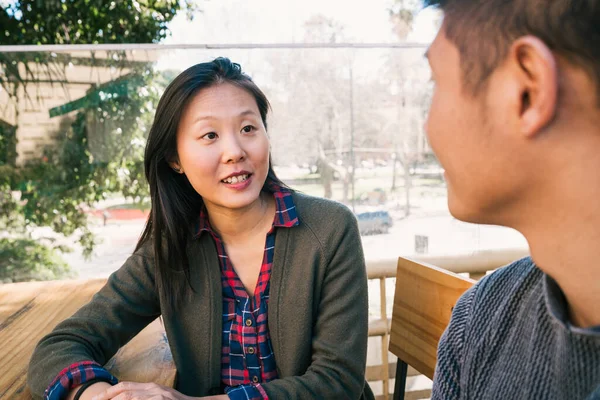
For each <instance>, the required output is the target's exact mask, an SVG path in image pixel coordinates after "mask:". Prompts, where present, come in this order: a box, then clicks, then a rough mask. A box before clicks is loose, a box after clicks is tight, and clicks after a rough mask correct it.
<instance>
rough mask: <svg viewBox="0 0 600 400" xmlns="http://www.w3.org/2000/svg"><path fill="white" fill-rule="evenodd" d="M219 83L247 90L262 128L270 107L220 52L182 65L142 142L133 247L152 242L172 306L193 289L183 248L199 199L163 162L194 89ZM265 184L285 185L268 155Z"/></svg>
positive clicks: (160, 282) (173, 150) (172, 152)
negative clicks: (139, 228)
mask: <svg viewBox="0 0 600 400" xmlns="http://www.w3.org/2000/svg"><path fill="white" fill-rule="evenodd" d="M220 83H230V84H233V85H236V86H238V87H240V88H242V89H244V90H246V91H248V92H249V93H250V94H252V95H253V96H254V99H255V100H256V104H257V105H258V110H259V112H260V116H261V118H262V121H263V123H264V125H265V128H266V126H267V113H268V111H269V109H270V105H269V101H268V100H267V98H266V96H265V95H264V93H263V92H262V91H261V90H260V89H259V88H258V87H257V86H256V84H255V83H254V82H253V81H252V79H251V78H250V77H249V76H248V75H246V74H244V73H243V72H242V69H241V67H240V65H239V64H236V63H233V62H231V61H230V60H229V59H227V58H221V57H220V58H217V59H215V60H214V61H211V62H207V63H201V64H197V65H194V66H193V67H190V68H188V69H187V70H185V71H183V72H182V73H181V74H180V75H179V76H177V77H176V78H175V79H174V80H173V82H171V84H170V85H169V86H168V87H167V89H166V90H165V92H164V93H163V95H162V97H161V98H160V101H159V102H158V107H157V108H156V115H155V117H154V122H153V124H152V128H151V129H150V133H149V135H148V142H147V144H146V151H145V154H144V167H145V172H146V178H147V179H148V183H149V185H150V198H151V202H152V205H151V209H150V215H149V217H148V221H147V222H146V226H145V228H144V231H143V233H142V235H141V237H140V239H139V241H138V243H137V246H136V251H137V250H138V249H140V248H141V247H142V246H143V245H144V244H146V243H147V242H150V243H151V244H152V249H153V254H154V260H155V276H156V283H157V286H158V287H161V288H162V290H163V291H164V293H165V297H164V298H165V299H166V300H167V303H168V304H163V306H166V307H167V308H168V309H172V310H173V309H175V308H176V307H177V305H178V304H179V303H180V301H182V300H183V299H184V298H185V294H186V293H187V294H189V293H190V291H193V290H194V288H193V287H192V284H191V281H190V271H189V268H190V260H189V259H188V255H187V251H186V249H187V245H188V243H189V241H190V240H192V238H193V237H194V234H195V232H193V228H194V226H195V225H196V224H195V223H194V222H195V221H197V220H198V218H199V215H200V210H201V208H202V205H203V203H202V197H201V196H200V195H199V194H198V193H197V192H196V190H195V189H194V188H193V187H192V185H191V184H190V182H189V181H188V179H187V177H186V176H185V175H183V174H178V173H176V172H175V171H173V169H172V168H171V167H170V165H169V162H170V161H174V160H177V159H178V158H177V129H178V126H179V121H180V120H181V116H182V113H183V111H184V110H185V108H186V106H187V104H188V103H189V102H190V100H191V99H192V98H193V97H194V96H195V95H196V94H197V93H198V92H199V91H200V90H202V89H206V88H208V87H211V86H214V85H217V84H220ZM271 184H276V185H279V186H285V185H284V184H283V183H282V182H281V181H280V180H279V179H278V178H277V176H276V175H275V172H274V171H273V168H272V165H271V160H270V159H269V171H268V175H267V179H266V182H265V185H264V186H263V190H267V191H269V190H270V186H271Z"/></svg>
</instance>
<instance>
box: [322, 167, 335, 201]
mask: <svg viewBox="0 0 600 400" xmlns="http://www.w3.org/2000/svg"><path fill="white" fill-rule="evenodd" d="M319 172H320V174H321V184H322V185H323V189H324V191H325V193H324V197H325V198H326V199H331V198H332V197H333V190H332V188H331V184H332V182H333V170H332V169H331V167H330V166H329V164H328V163H327V160H322V159H319Z"/></svg>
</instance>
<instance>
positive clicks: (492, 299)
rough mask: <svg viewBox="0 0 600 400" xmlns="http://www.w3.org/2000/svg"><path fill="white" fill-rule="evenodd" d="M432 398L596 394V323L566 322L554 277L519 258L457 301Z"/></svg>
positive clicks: (599, 385) (599, 393)
mask: <svg viewBox="0 0 600 400" xmlns="http://www.w3.org/2000/svg"><path fill="white" fill-rule="evenodd" d="M590 307H600V305H598V304H590ZM432 399H433V400H438V399H440V400H441V399H444V400H446V399H477V400H479V399H482V400H485V399H511V400H518V399H551V400H552V399H556V400H563V399H565V400H578V399H582V400H597V399H600V327H595V328H589V329H579V328H576V327H573V326H572V325H570V324H569V319H568V311H567V304H566V301H565V298H564V295H563V294H562V292H561V290H560V288H559V287H558V285H557V284H556V283H555V282H554V281H553V280H552V278H550V277H549V276H548V275H546V274H544V273H543V272H542V271H541V270H540V269H539V268H537V267H536V266H535V264H534V263H533V261H532V260H531V259H530V258H525V259H522V260H520V261H517V262H515V263H513V264H511V265H509V266H507V267H504V268H502V269H500V270H498V271H496V272H494V273H493V274H491V275H489V276H487V277H485V278H484V279H482V280H481V281H480V282H478V283H477V284H476V285H475V286H474V287H473V288H471V289H470V290H469V291H468V292H466V293H465V294H464V295H463V296H462V297H461V298H460V300H459V301H458V303H457V304H456V307H455V308H454V311H453V313H452V319H451V321H450V325H449V326H448V329H447V330H446V332H445V333H444V335H443V336H442V338H441V340H440V344H439V349H438V364H437V369H436V371H435V378H434V384H433V394H432Z"/></svg>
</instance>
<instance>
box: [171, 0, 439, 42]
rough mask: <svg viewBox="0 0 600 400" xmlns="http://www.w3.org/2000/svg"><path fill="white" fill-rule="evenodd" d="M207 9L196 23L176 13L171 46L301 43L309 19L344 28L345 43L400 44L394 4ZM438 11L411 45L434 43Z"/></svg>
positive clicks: (229, 2) (213, 1) (302, 2)
mask: <svg viewBox="0 0 600 400" xmlns="http://www.w3.org/2000/svg"><path fill="white" fill-rule="evenodd" d="M198 5H199V6H200V8H201V9H202V12H201V13H197V14H196V15H195V17H194V19H193V21H189V20H188V19H187V17H186V15H185V14H184V13H180V14H179V15H177V16H176V17H175V18H174V20H173V21H171V24H170V26H169V28H170V29H171V32H172V35H171V36H170V37H168V38H167V39H165V40H164V43H168V44H194V43H298V42H302V41H303V40H304V35H305V29H304V27H303V25H304V23H305V21H306V20H308V19H309V18H310V17H312V16H315V15H323V16H326V17H328V18H331V19H333V20H335V21H337V22H338V23H340V24H341V25H343V26H344V33H345V36H346V37H345V41H347V42H359V43H388V42H397V41H398V38H397V37H396V36H395V34H394V33H393V29H392V24H391V23H390V20H389V17H388V9H389V8H390V7H391V5H392V1H391V0H198ZM438 16H439V13H438V11H436V10H430V9H427V10H423V11H421V12H420V13H419V14H418V15H417V18H416V20H415V23H414V28H413V32H411V34H410V35H409V37H408V41H412V42H420V43H429V42H431V40H433V37H434V36H435V32H436V29H437V20H438Z"/></svg>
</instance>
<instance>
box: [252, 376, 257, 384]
mask: <svg viewBox="0 0 600 400" xmlns="http://www.w3.org/2000/svg"><path fill="white" fill-rule="evenodd" d="M252 382H254V383H258V376H256V375H255V376H253V377H252Z"/></svg>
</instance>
